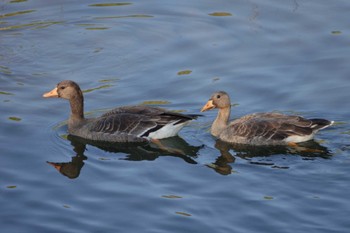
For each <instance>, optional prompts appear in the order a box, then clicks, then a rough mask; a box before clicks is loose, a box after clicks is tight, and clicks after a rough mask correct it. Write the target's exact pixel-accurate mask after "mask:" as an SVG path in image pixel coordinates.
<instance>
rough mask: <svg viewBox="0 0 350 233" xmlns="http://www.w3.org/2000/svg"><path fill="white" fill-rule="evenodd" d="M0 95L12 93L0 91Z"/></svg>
mask: <svg viewBox="0 0 350 233" xmlns="http://www.w3.org/2000/svg"><path fill="white" fill-rule="evenodd" d="M0 95H13V94H12V93H10V92H5V91H0Z"/></svg>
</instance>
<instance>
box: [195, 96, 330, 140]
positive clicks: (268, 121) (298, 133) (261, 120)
mask: <svg viewBox="0 0 350 233" xmlns="http://www.w3.org/2000/svg"><path fill="white" fill-rule="evenodd" d="M213 108H218V109H219V112H218V115H217V117H216V119H215V120H214V122H213V124H212V126H211V134H212V135H213V136H215V137H217V138H219V139H220V140H222V141H225V142H229V143H241V144H251V145H285V144H289V145H293V144H295V143H299V142H304V141H308V140H311V139H312V138H313V137H314V135H315V134H316V133H317V132H318V131H319V130H321V129H324V128H327V127H328V126H330V125H332V124H333V123H334V122H333V121H328V120H325V119H305V118H303V117H300V116H294V115H285V114H281V113H275V112H268V113H254V114H249V115H246V116H243V117H241V118H239V119H236V120H234V121H232V122H230V123H229V122H228V120H229V118H230V112H231V102H230V97H229V95H228V94H227V93H226V92H224V91H219V92H215V93H214V94H213V95H212V96H211V98H210V99H209V101H208V102H207V103H206V104H205V105H204V107H203V108H202V109H201V112H204V111H207V110H210V109H213Z"/></svg>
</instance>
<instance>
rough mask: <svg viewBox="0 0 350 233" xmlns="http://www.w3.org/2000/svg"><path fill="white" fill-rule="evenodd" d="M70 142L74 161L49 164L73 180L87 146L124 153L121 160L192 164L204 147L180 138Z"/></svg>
mask: <svg viewBox="0 0 350 233" xmlns="http://www.w3.org/2000/svg"><path fill="white" fill-rule="evenodd" d="M68 140H69V141H70V142H71V145H72V146H73V150H74V151H75V152H76V156H74V157H72V161H70V162H59V163H57V162H47V163H48V164H50V165H52V166H53V167H55V168H56V170H58V171H59V172H60V173H61V174H62V175H64V176H67V177H68V178H71V179H74V178H77V177H78V176H79V174H80V170H81V168H82V167H83V166H84V160H86V159H87V157H86V156H85V155H84V152H85V150H86V145H92V146H95V147H97V148H99V149H101V150H104V151H106V152H110V153H124V154H125V155H126V156H125V157H124V158H121V159H124V160H130V161H141V160H150V161H153V160H155V159H157V158H158V157H160V156H173V157H178V158H181V159H183V160H184V161H185V162H187V163H190V164H197V162H196V161H195V160H194V159H195V158H197V156H198V152H199V150H200V149H201V148H202V147H203V146H192V145H189V144H188V143H187V142H186V141H185V140H183V139H182V138H180V137H178V136H176V137H171V138H166V139H162V140H161V144H160V143H157V144H153V143H132V144H131V143H107V142H96V141H89V140H86V139H83V138H79V137H75V136H72V135H68Z"/></svg>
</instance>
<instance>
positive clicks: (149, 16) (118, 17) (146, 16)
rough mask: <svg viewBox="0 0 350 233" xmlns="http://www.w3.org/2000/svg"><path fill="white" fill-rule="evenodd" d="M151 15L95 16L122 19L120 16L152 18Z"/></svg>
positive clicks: (99, 18)
mask: <svg viewBox="0 0 350 233" xmlns="http://www.w3.org/2000/svg"><path fill="white" fill-rule="evenodd" d="M153 17H154V16H152V15H124V16H105V17H96V18H95V19H96V20H101V19H122V18H153Z"/></svg>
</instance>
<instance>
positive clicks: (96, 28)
mask: <svg viewBox="0 0 350 233" xmlns="http://www.w3.org/2000/svg"><path fill="white" fill-rule="evenodd" d="M85 29H86V30H92V31H93V30H107V29H109V27H95V28H85Z"/></svg>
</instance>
